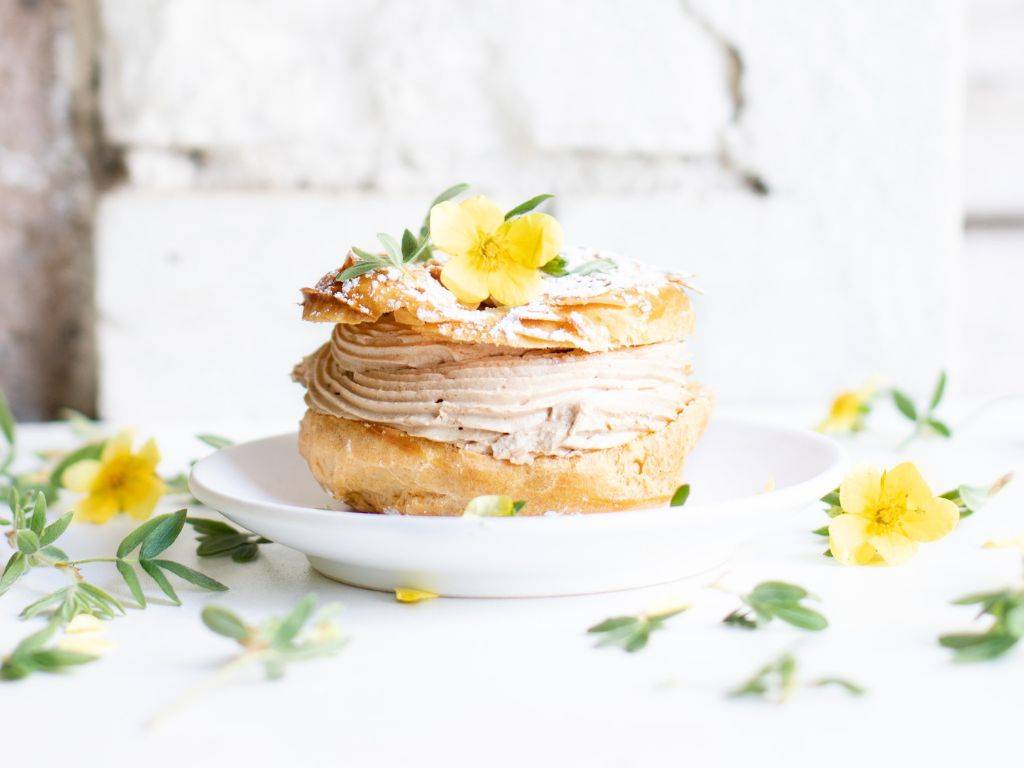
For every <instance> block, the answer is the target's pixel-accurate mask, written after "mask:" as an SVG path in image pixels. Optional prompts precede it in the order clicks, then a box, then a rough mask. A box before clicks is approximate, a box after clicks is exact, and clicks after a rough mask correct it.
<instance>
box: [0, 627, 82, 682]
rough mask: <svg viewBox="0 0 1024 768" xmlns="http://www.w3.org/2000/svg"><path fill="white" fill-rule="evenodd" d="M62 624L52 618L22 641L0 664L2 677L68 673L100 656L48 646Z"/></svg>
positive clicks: (3, 678) (12, 677) (17, 677)
mask: <svg viewBox="0 0 1024 768" xmlns="http://www.w3.org/2000/svg"><path fill="white" fill-rule="evenodd" d="M59 628H60V624H59V623H58V622H56V621H51V622H50V623H48V624H47V625H46V626H45V627H43V628H42V629H41V630H39V631H38V632H33V633H32V634H31V635H29V636H28V637H26V638H25V639H24V640H22V641H21V642H20V643H18V645H16V646H15V647H14V650H13V651H11V652H10V654H8V655H7V656H6V657H5V658H4V660H3V662H2V663H0V680H20V679H22V678H24V677H28V676H29V675H31V674H32V673H33V672H51V673H52V672H65V671H67V670H69V669H71V668H73V667H78V666H81V665H82V664H88V663H89V662H91V661H95V660H96V659H97V658H98V657H97V656H93V655H92V654H88V653H79V652H78V651H68V650H64V649H61V648H54V647H52V646H51V645H49V643H50V641H51V640H52V639H53V637H54V635H55V634H56V633H57V630H58V629H59Z"/></svg>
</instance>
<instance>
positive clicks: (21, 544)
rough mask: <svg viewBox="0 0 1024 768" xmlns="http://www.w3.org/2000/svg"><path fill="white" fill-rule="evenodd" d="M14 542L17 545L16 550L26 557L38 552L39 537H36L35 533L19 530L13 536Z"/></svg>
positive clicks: (24, 529)
mask: <svg viewBox="0 0 1024 768" xmlns="http://www.w3.org/2000/svg"><path fill="white" fill-rule="evenodd" d="M14 540H15V542H17V544H18V549H19V550H21V551H22V552H24V553H25V554H26V555H31V554H34V553H35V552H37V551H38V550H39V537H38V536H36V533H35V531H31V530H29V529H28V528H22V529H21V530H19V531H18V532H17V533H16V534H15V535H14Z"/></svg>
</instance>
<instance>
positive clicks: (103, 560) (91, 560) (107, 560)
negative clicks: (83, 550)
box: [54, 557, 128, 566]
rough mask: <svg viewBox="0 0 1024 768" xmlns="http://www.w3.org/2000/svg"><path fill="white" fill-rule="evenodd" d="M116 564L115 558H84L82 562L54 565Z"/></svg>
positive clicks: (68, 561)
mask: <svg viewBox="0 0 1024 768" xmlns="http://www.w3.org/2000/svg"><path fill="white" fill-rule="evenodd" d="M124 559H125V560H127V559H128V558H124ZM116 562H117V558H116V557H86V558H84V559H82V560H60V561H58V562H56V563H54V565H66V566H75V565H85V564H86V563H116Z"/></svg>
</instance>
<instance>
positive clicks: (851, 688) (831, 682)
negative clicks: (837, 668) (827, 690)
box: [812, 677, 866, 696]
mask: <svg viewBox="0 0 1024 768" xmlns="http://www.w3.org/2000/svg"><path fill="white" fill-rule="evenodd" d="M812 685H815V686H817V687H819V688H822V687H825V686H835V687H836V688H840V689H842V690H844V691H846V692H847V693H848V694H850V695H851V696H863V695H864V694H865V692H866V691H865V690H864V689H863V688H862V687H861V686H859V685H857V684H856V683H854V682H851V681H850V680H846V679H844V678H842V677H823V678H821V679H820V680H815V681H814V682H813V683H812Z"/></svg>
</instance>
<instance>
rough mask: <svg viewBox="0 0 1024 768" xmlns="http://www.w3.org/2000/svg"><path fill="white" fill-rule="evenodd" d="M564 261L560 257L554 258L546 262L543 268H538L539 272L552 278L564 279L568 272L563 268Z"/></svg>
mask: <svg viewBox="0 0 1024 768" xmlns="http://www.w3.org/2000/svg"><path fill="white" fill-rule="evenodd" d="M565 264H566V262H565V259H564V258H563V257H561V256H555V257H554V258H553V259H551V260H550V261H548V263H547V264H545V265H544V266H543V267H541V268H540V271H541V272H545V273H547V274H549V275H551V276H552V277H565V276H566V275H568V274H569V272H568V271H567V270H566V268H565Z"/></svg>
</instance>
